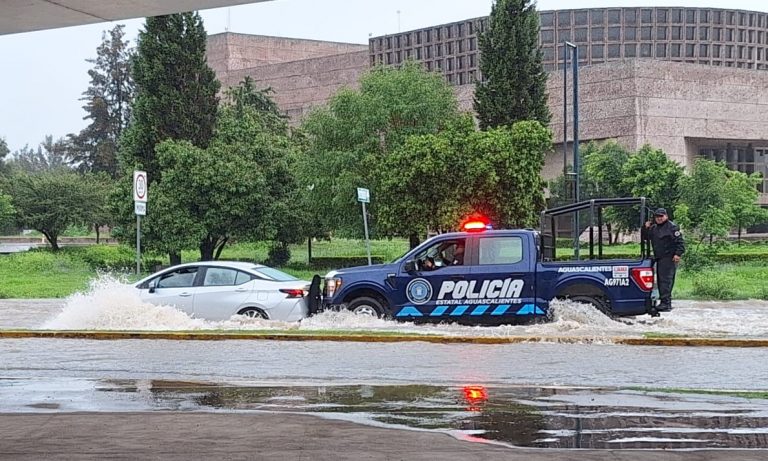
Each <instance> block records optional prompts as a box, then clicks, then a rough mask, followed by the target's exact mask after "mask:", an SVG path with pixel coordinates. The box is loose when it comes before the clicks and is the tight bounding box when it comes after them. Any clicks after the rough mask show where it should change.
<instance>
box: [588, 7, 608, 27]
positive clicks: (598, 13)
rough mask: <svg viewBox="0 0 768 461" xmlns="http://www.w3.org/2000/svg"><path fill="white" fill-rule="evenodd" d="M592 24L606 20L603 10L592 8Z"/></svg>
mask: <svg viewBox="0 0 768 461" xmlns="http://www.w3.org/2000/svg"><path fill="white" fill-rule="evenodd" d="M591 14H592V24H599V25H602V24H603V23H604V22H605V15H604V14H603V10H592V11H591Z"/></svg>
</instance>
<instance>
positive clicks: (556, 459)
mask: <svg viewBox="0 0 768 461" xmlns="http://www.w3.org/2000/svg"><path fill="white" fill-rule="evenodd" d="M0 434H2V435H1V436H0V459H2V460H40V459H46V460H73V459H77V460H82V459H87V460H91V459H92V460H97V459H98V460H103V459H111V460H112V459H162V460H190V459H218V460H230V459H235V460H240V459H242V460H246V459H247V460H251V459H254V460H259V459H268V460H307V461H310V460H311V461H314V460H439V461H454V460H455V461H467V460H489V461H490V460H515V461H517V460H519V461H544V460H547V461H566V460H573V459H579V460H581V461H591V460H619V461H646V460H647V461H677V460H681V461H682V460H686V461H687V460H697V461H710V460H711V461H715V460H724V459H727V460H730V461H746V460H755V461H757V460H765V459H768V450H704V451H661V450H658V451H657V450H626V451H622V450H599V451H598V450H579V451H573V450H534V449H517V448H508V447H504V446H497V445H491V444H486V443H473V442H465V441H460V440H456V439H454V438H453V437H451V436H449V435H445V434H440V433H434V432H418V431H407V430H396V429H383V428H376V427H371V426H364V425H358V424H354V423H349V422H344V421H335V420H325V419H321V418H319V417H314V416H308V415H296V414H264V413H251V414H243V413H185V412H174V413H34V414H0Z"/></svg>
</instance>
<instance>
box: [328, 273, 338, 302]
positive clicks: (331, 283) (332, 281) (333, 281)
mask: <svg viewBox="0 0 768 461" xmlns="http://www.w3.org/2000/svg"><path fill="white" fill-rule="evenodd" d="M340 288H341V278H339V277H332V278H327V279H325V295H326V296H328V297H329V298H331V297H333V295H334V294H336V292H337V291H339V289H340Z"/></svg>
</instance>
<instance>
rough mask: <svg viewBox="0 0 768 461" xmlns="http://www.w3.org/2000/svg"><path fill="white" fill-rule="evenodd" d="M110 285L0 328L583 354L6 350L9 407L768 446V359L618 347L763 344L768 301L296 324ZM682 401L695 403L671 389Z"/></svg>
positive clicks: (638, 443)
mask: <svg viewBox="0 0 768 461" xmlns="http://www.w3.org/2000/svg"><path fill="white" fill-rule="evenodd" d="M101 283H102V285H100V286H99V285H97V286H95V287H94V288H93V289H92V290H91V291H90V292H88V293H84V294H79V295H76V296H73V297H70V298H68V299H66V300H0V329H86V330H88V329H92V330H147V331H168V330H172V331H185V330H194V331H200V330H276V331H280V330H306V331H324V330H325V331H361V330H364V331H378V332H398V333H416V334H423V335H447V336H480V337H487V336H498V337H504V336H520V335H541V336H566V337H572V338H576V339H577V340H578V339H579V338H584V342H583V343H579V342H578V341H577V342H576V343H575V344H559V343H545V342H528V343H519V344H498V345H481V344H432V343H426V342H405V343H348V342H333V341H328V342H314V341H308V342H283V341H266V340H261V341H174V340H138V339H132V340H116V341H99V340H80V339H2V340H0V413H46V412H79V411H85V412H142V411H187V412H278V413H285V412H287V413H310V414H314V415H318V416H322V417H326V418H334V419H343V420H348V421H353V422H357V423H361V424H367V425H374V426H381V427H397V428H409V429H414V430H430V431H440V432H446V433H450V434H452V435H454V436H456V437H459V438H461V439H465V440H489V441H494V442H499V443H504V444H510V445H515V446H525V447H539V448H555V447H562V448H567V447H570V448H578V447H582V448H597V449H602V448H605V449H617V448H664V449H676V448H685V449H691V448H737V447H738V448H753V447H757V448H768V442H767V441H766V440H767V437H768V435H767V434H768V400H767V399H765V398H764V397H765V396H766V393H765V392H764V391H765V390H766V389H768V385H766V384H765V383H767V382H768V367H767V366H766V365H765V364H766V363H768V349H764V348H704V347H695V348H687V347H671V348H665V347H653V346H624V345H616V344H611V341H610V338H611V337H614V336H629V337H643V336H646V335H661V336H663V335H684V336H701V337H714V338H766V337H768V303H767V302H765V301H740V302H730V303H713V302H691V301H681V302H678V303H676V308H675V310H674V311H673V312H671V313H668V314H664V315H663V316H662V317H661V318H650V317H638V318H629V319H622V320H621V321H614V320H611V319H609V318H607V317H605V316H603V315H602V314H600V313H598V312H596V311H595V310H593V309H591V308H589V307H586V306H582V305H579V304H573V303H562V304H560V305H558V306H556V308H555V318H554V321H553V322H551V323H548V324H540V325H527V326H501V327H490V328H489V327H466V326H457V325H413V324H408V323H397V322H392V321H385V320H379V319H371V318H366V317H359V316H354V315H352V314H349V313H325V314H322V315H319V316H316V317H312V318H310V319H305V320H304V321H302V322H301V323H290V324H289V323H281V322H269V321H263V320H259V319H249V318H232V319H230V320H227V321H224V322H209V321H205V320H202V319H195V318H191V317H189V316H187V315H186V314H184V313H182V312H179V311H177V310H175V309H173V308H171V307H163V306H161V307H156V306H152V305H148V304H143V303H141V302H140V301H139V300H138V298H137V297H136V296H135V294H134V293H133V292H132V291H131V290H129V289H126V288H125V287H124V286H121V285H119V284H116V283H114V282H113V281H110V280H107V281H102V282H101ZM680 389H695V390H696V391H695V392H696V393H694V394H680V393H674V392H672V393H670V392H668V391H670V390H680ZM662 390H667V391H665V392H661V391H662ZM702 390H714V391H718V392H720V391H734V390H737V391H742V393H741V394H738V395H735V394H727V395H723V394H717V395H710V394H707V393H704V392H702ZM676 392H679V391H676ZM744 392H746V393H744ZM749 392H757V393H749Z"/></svg>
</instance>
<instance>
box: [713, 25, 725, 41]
mask: <svg viewBox="0 0 768 461" xmlns="http://www.w3.org/2000/svg"><path fill="white" fill-rule="evenodd" d="M722 39H723V29H721V28H720V27H715V28H714V29H712V40H714V41H716V42H719V41H721V40H722Z"/></svg>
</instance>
